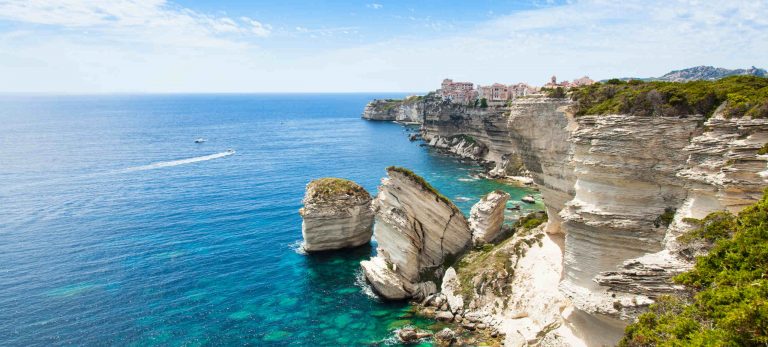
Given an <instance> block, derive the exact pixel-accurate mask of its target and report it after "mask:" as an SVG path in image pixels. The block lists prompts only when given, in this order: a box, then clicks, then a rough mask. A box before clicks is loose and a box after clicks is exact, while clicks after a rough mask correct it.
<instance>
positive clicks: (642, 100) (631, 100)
mask: <svg viewBox="0 0 768 347" xmlns="http://www.w3.org/2000/svg"><path fill="white" fill-rule="evenodd" d="M572 97H573V99H574V100H575V101H576V114H577V115H587V114H632V115H638V116H686V115H693V114H702V115H704V116H706V117H710V116H712V114H713V113H714V112H715V110H716V109H717V108H718V106H720V105H721V104H723V103H724V102H727V104H726V106H725V109H724V110H723V111H724V114H725V116H727V117H742V116H751V117H754V118H766V117H768V78H762V77H756V76H731V77H726V78H723V79H720V80H717V81H692V82H685V83H679V82H659V81H654V82H642V81H638V80H632V81H629V82H624V81H621V80H618V79H612V80H609V81H607V82H605V83H595V84H593V85H589V86H583V87H578V88H574V89H572Z"/></svg>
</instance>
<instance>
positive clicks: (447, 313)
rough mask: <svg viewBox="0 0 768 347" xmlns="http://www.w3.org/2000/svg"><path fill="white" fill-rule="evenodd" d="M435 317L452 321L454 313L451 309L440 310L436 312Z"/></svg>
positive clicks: (444, 320)
mask: <svg viewBox="0 0 768 347" xmlns="http://www.w3.org/2000/svg"><path fill="white" fill-rule="evenodd" d="M435 319H437V320H439V321H443V322H450V321H452V320H453V313H451V312H450V311H440V312H438V313H436V314H435Z"/></svg>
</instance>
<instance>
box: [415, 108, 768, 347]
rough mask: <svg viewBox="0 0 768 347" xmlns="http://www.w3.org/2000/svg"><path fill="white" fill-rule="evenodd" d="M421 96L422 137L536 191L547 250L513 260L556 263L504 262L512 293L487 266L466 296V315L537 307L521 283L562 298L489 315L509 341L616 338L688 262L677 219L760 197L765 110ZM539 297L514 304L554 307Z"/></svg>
mask: <svg viewBox="0 0 768 347" xmlns="http://www.w3.org/2000/svg"><path fill="white" fill-rule="evenodd" d="M423 102H424V106H423V108H424V122H423V124H422V128H421V131H422V136H423V138H424V140H425V142H426V143H427V144H429V145H432V146H435V147H441V148H444V149H446V150H449V151H451V152H453V153H456V154H458V155H461V156H464V157H468V158H475V159H478V161H479V162H481V163H483V164H485V165H486V168H487V169H488V170H489V174H491V175H492V176H528V177H531V178H532V179H533V180H534V182H535V183H536V184H537V186H538V187H539V188H540V190H541V196H542V200H543V202H544V204H545V206H546V209H547V214H548V215H549V222H548V223H547V224H546V226H545V228H546V233H547V234H548V236H547V237H548V238H549V239H551V240H553V241H555V242H554V243H548V242H546V239H544V240H543V245H544V247H541V246H540V247H541V248H547V249H549V250H550V251H546V252H539V251H535V249H536V246H533V248H532V250H534V251H529V252H528V253H527V254H526V255H523V256H522V257H521V258H520V259H519V261H517V264H518V265H519V264H528V260H527V259H528V258H530V260H531V264H533V263H536V264H562V267H561V268H560V269H559V270H558V268H557V267H548V268H551V269H553V272H552V273H550V272H546V271H541V272H537V271H528V270H527V269H528V268H529V267H528V265H526V266H523V267H518V268H516V269H515V270H514V271H508V272H509V273H513V272H514V276H512V278H509V279H507V280H510V281H512V282H513V283H518V284H516V285H515V286H518V287H519V288H518V290H517V291H513V295H512V296H509V295H506V294H505V295H501V296H500V295H499V294H497V293H494V292H493V291H488V290H487V285H491V287H493V286H492V285H493V284H494V283H501V282H499V281H500V280H501V279H500V278H497V279H496V280H495V282H494V281H491V282H488V281H487V280H488V279H489V278H491V277H488V276H490V274H488V276H486V281H479V282H478V283H477V286H476V287H475V288H476V289H478V290H479V289H483V290H484V292H483V293H485V294H483V295H480V296H478V297H483V296H484V295H487V296H488V297H487V301H483V300H480V301H477V300H475V301H469V302H468V301H465V303H467V305H468V307H467V309H468V311H467V312H464V313H463V314H464V315H466V314H472V313H473V311H482V310H484V308H483V307H485V308H489V307H490V309H491V310H492V309H493V307H492V306H488V305H487V303H489V302H490V303H492V302H493V300H492V299H494V298H502V297H503V298H508V299H509V301H508V302H507V305H509V306H511V307H528V309H530V310H536V309H537V308H536V307H533V306H526V305H528V304H527V302H531V301H530V300H531V299H530V297H527V295H528V294H527V292H529V291H534V292H536V291H538V292H537V293H536V295H538V296H541V297H549V298H552V302H558V303H562V305H563V306H562V307H561V308H560V310H562V312H561V314H560V320H557V319H556V320H548V319H545V320H537V321H533V320H531V321H529V322H527V321H526V320H525V319H523V318H525V317H522V316H521V317H519V318H515V317H507V316H504V317H505V318H503V319H501V318H499V319H501V320H492V321H491V322H489V325H491V326H496V327H499V328H500V329H501V330H505V331H507V332H508V333H509V334H511V335H515V334H516V333H515V332H516V331H520V332H523V333H522V335H521V336H520V338H521V339H519V340H516V341H511V340H510V337H509V336H510V335H508V339H507V340H508V341H507V342H508V343H510V344H512V345H517V344H518V343H522V344H525V343H529V344H530V342H531V341H530V340H529V341H527V342H526V341H524V340H525V339H528V338H529V337H530V336H533V335H531V334H534V335H535V336H537V338H536V343H540V344H542V345H552V344H554V345H578V344H581V343H584V344H586V345H590V346H600V345H613V344H615V343H616V342H617V340H618V339H619V337H620V336H621V335H622V333H623V328H624V326H625V325H626V324H627V322H629V321H631V320H632V319H634V318H635V317H636V316H637V314H638V313H639V312H642V310H643V309H644V308H645V307H647V305H648V304H649V303H652V302H653V300H654V298H656V297H657V296H658V295H660V294H663V293H670V292H674V291H676V290H679V287H676V286H675V285H674V284H673V283H671V282H670V280H669V279H670V278H671V277H672V276H674V275H675V274H677V273H680V272H682V271H685V270H687V269H689V268H690V267H691V265H692V260H693V258H692V254H695V253H696V251H695V250H694V251H691V250H690V249H687V248H686V247H684V246H681V245H679V244H678V243H677V242H676V238H677V236H679V235H680V234H682V233H684V232H685V231H687V230H690V228H691V225H689V224H688V223H687V222H686V219H687V218H689V217H692V218H702V217H704V216H706V215H707V214H709V213H711V212H714V211H718V210H724V209H725V210H729V211H731V212H738V211H740V210H741V209H742V208H744V207H745V206H747V205H749V204H750V203H753V202H754V201H756V200H757V199H759V197H760V196H761V194H762V190H763V189H764V187H765V186H766V184H768V167H767V164H768V155H760V154H758V150H759V149H760V148H761V147H763V146H764V145H765V144H766V143H768V120H766V119H751V118H747V117H744V118H733V119H728V118H725V117H723V116H722V115H721V114H720V112H719V111H716V112H715V114H714V116H713V117H711V118H709V119H708V120H707V119H705V118H704V117H703V116H701V115H689V116H686V117H637V116H632V115H621V114H619V115H597V116H579V117H575V116H574V115H573V114H572V112H571V105H572V104H573V102H572V101H571V100H569V99H551V98H543V97H529V98H521V99H517V100H515V101H513V102H512V103H511V104H510V106H509V107H506V108H488V109H479V108H469V107H466V106H463V105H456V104H451V103H449V102H444V101H439V100H429V99H425V100H423ZM468 138H471V139H472V142H473V145H474V146H475V147H476V148H482V149H483V150H482V151H477V152H475V151H474V150H473V151H467V150H466V141H465V144H464V145H460V146H457V145H459V143H460V142H461V139H468ZM454 139H459V140H458V141H456V143H454ZM462 148H464V149H462ZM561 234H562V235H561ZM547 245H549V246H547ZM553 245H556V246H557V248H553V247H551V246H553ZM555 249H559V250H560V252H552V251H551V250H555ZM488 259H490V257H489V258H487V259H486V260H484V261H486V262H487V261H488ZM531 264H529V265H530V268H531V269H535V268H536V265H531ZM542 266H543V265H542ZM554 272H559V273H554ZM526 273H530V274H531V275H530V276H531V277H530V278H529V281H542V282H541V283H550V285H544V286H537V287H535V288H533V287H531V286H529V285H527V284H526V282H515V281H516V278H517V277H518V276H520V277H521V278H525V277H526V275H524V274H526ZM542 276H543V277H542ZM459 277H461V271H459ZM481 278H482V276H481ZM552 278H557V286H555V285H553V283H554V282H551V281H550V279H552ZM458 282H460V283H466V279H464V278H458ZM483 283H485V284H483ZM555 287H557V288H555ZM473 305H474V306H475V307H474V308H473V307H472V306H473ZM546 307H548V306H542V308H541V309H542V310H543V311H542V312H538V313H537V312H533V311H525V312H524V313H521V314H524V315H527V316H531V317H533V316H534V315H541V317H550V316H548V315H549V314H550V313H551V312H553V311H552V310H549V309H546ZM503 311H504V312H506V311H507V310H506V309H505V310H503ZM520 312H523V311H520ZM527 316H526V317H527ZM496 317H498V316H496ZM505 322H506V323H505ZM509 322H515V323H514V325H510V324H509ZM526 322H527V323H526ZM547 322H549V323H547ZM543 323H546V324H545V325H542V324H543ZM505 324H506V325H505ZM505 326H506V327H508V328H509V329H512V330H509V329H504V327H505ZM537 331H538V332H537ZM515 336H517V335H515ZM521 341H522V342H521Z"/></svg>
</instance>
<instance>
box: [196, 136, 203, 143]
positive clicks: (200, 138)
mask: <svg viewBox="0 0 768 347" xmlns="http://www.w3.org/2000/svg"><path fill="white" fill-rule="evenodd" d="M203 142H205V139H204V138H202V137H198V138H197V139H195V143H203Z"/></svg>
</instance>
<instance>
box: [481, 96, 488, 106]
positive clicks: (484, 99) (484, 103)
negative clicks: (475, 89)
mask: <svg viewBox="0 0 768 347" xmlns="http://www.w3.org/2000/svg"><path fill="white" fill-rule="evenodd" d="M480 108H488V99H486V98H482V99H480Z"/></svg>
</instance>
